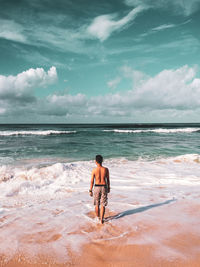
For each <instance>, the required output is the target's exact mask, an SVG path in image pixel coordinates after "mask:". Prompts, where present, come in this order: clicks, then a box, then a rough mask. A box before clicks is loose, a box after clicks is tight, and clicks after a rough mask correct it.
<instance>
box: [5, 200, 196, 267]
mask: <svg viewBox="0 0 200 267" xmlns="http://www.w3.org/2000/svg"><path fill="white" fill-rule="evenodd" d="M199 208H200V203H199V201H198V199H197V200H193V201H187V200H181V201H177V200H169V201H164V202H163V203H160V204H158V205H157V204H152V205H149V206H146V207H141V208H139V209H133V210H129V211H127V212H126V213H122V214H121V217H120V214H115V213H113V212H110V211H109V210H107V213H106V218H107V222H105V224H104V225H101V224H99V223H96V224H94V223H88V225H85V227H80V229H79V230H78V231H77V232H76V233H71V235H77V236H78V235H87V236H88V242H87V243H86V244H82V245H81V247H79V248H78V249H76V248H73V249H70V247H69V243H68V238H69V236H65V237H64V241H65V244H66V253H67V254H68V260H67V261H66V262H60V260H61V258H60V259H59V258H58V255H54V254H52V253H51V250H49V251H48V244H49V243H53V242H54V241H56V240H57V239H59V238H60V237H61V236H60V233H59V232H56V231H55V232H53V231H52V232H50V231H49V232H37V233H35V235H31V236H30V235H29V234H27V235H24V239H23V240H21V242H23V244H24V245H25V244H26V243H29V244H30V243H31V242H34V243H35V244H38V245H41V244H42V245H43V247H45V245H46V248H45V249H46V250H45V249H44V250H43V252H42V253H41V254H40V253H38V254H37V255H34V256H33V255H31V254H29V253H24V252H23V250H22V251H20V252H18V253H16V254H15V255H14V256H13V257H11V258H10V259H8V258H7V257H6V256H7V255H4V256H1V266H8V267H12V266H45V265H47V266H139V267H140V266H141V267H143V266H144V267H146V266H149V267H150V266H152V267H153V266H163V267H165V266H166V267H168V266H169V267H179V266H181V267H182V266H187V267H189V266H190V267H199V266H200V229H199V221H200V215H199ZM116 215H117V216H118V217H117V216H116ZM88 216H89V217H91V218H93V217H94V213H93V212H90V213H89V214H88ZM128 217H129V218H128ZM130 218H131V223H130V220H128V223H127V219H130ZM111 219H112V220H111ZM1 243H2V240H1Z"/></svg>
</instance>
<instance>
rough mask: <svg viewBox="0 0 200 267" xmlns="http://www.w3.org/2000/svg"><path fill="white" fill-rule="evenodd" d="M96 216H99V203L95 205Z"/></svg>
mask: <svg viewBox="0 0 200 267" xmlns="http://www.w3.org/2000/svg"><path fill="white" fill-rule="evenodd" d="M95 212H96V216H97V217H99V205H96V206H95Z"/></svg>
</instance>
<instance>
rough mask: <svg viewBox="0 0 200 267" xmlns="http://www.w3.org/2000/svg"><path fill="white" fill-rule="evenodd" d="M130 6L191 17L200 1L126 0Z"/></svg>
mask: <svg viewBox="0 0 200 267" xmlns="http://www.w3.org/2000/svg"><path fill="white" fill-rule="evenodd" d="M125 3H126V4H127V5H128V6H134V7H135V6H138V5H144V4H145V5H146V6H148V7H149V8H162V9H172V10H173V11H174V12H176V13H182V14H183V15H185V16H189V15H191V14H192V13H194V12H195V11H196V10H197V7H199V4H200V0H189V1H188V0H157V1H153V0H125Z"/></svg>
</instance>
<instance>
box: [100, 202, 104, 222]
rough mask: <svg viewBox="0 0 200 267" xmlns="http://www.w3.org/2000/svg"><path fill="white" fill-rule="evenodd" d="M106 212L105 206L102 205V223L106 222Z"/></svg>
mask: <svg viewBox="0 0 200 267" xmlns="http://www.w3.org/2000/svg"><path fill="white" fill-rule="evenodd" d="M104 214H105V207H104V206H103V205H101V214H100V216H101V223H104Z"/></svg>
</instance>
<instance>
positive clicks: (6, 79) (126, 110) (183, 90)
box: [0, 0, 200, 123]
mask: <svg viewBox="0 0 200 267" xmlns="http://www.w3.org/2000/svg"><path fill="white" fill-rule="evenodd" d="M0 4H1V9H0V123H13V122H14V123H37V122H39V123H49V122H52V123H79V122H83V123H84V122H91V123H92V122H94V123H100V122H130V123H132V122H199V117H200V97H199V96H200V72H199V64H200V63H199V62H200V32H199V26H200V0H190V1H188V0H165V1H164V0H157V1H153V0H143V1H142V0H112V1H111V0H110V1H109V0H107V1H104V0H102V1H96V0H93V1H88V0H85V1H81V0H76V1H72V0H57V1H50V0H43V1H41V0H40V1H39V0H32V1H28V0H20V1H14V0H0Z"/></svg>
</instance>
